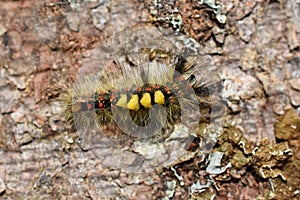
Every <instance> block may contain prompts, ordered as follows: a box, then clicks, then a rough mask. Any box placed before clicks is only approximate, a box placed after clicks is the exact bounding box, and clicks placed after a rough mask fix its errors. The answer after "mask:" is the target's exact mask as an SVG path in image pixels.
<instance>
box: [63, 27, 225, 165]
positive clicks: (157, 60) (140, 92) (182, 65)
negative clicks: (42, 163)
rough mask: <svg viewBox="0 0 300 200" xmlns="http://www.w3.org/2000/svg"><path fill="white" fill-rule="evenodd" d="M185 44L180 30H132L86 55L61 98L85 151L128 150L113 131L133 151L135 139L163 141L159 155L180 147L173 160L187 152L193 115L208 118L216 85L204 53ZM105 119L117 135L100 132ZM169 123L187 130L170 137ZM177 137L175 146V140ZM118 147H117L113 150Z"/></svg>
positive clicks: (194, 120)
mask: <svg viewBox="0 0 300 200" xmlns="http://www.w3.org/2000/svg"><path fill="white" fill-rule="evenodd" d="M190 41H191V39H189V38H188V37H186V36H184V37H183V36H182V35H178V34H173V33H165V32H160V31H158V32H157V30H153V29H147V30H145V29H143V30H140V29H138V30H129V31H124V32H121V33H119V34H117V35H115V36H114V37H113V39H112V40H108V42H107V43H106V44H104V45H101V46H100V47H99V48H97V49H95V50H94V51H93V52H91V55H90V57H89V58H88V59H87V60H86V62H84V65H83V66H82V68H81V69H80V71H79V72H78V74H79V75H78V78H77V79H76V81H75V83H74V85H72V86H70V87H68V88H67V90H66V92H65V94H64V95H63V101H64V103H65V104H66V114H67V118H68V120H69V121H72V122H74V124H75V126H76V129H77V130H78V131H79V132H80V135H81V137H82V138H83V140H84V141H85V142H87V143H88V145H87V146H88V147H87V148H95V146H97V147H98V149H102V148H104V147H105V148H104V149H111V148H113V149H114V151H113V152H118V153H113V154H114V155H120V154H122V152H124V151H123V150H120V149H122V148H125V149H127V148H128V147H124V146H122V144H121V143H122V142H121V139H120V137H117V139H116V138H115V136H116V135H118V136H121V138H123V137H122V136H126V135H127V136H129V138H128V137H126V138H125V139H126V142H130V141H131V143H133V146H131V148H133V149H136V150H134V151H139V150H138V149H139V148H138V147H136V145H137V144H139V143H136V142H134V141H136V140H137V141H139V140H141V141H143V146H144V145H145V143H144V142H145V141H147V142H150V143H147V145H149V146H151V145H153V144H156V145H159V144H160V143H161V142H162V140H161V139H163V140H165V141H168V142H167V143H165V144H164V150H163V151H162V153H163V152H164V153H163V154H167V155H168V154H169V153H170V152H172V151H174V150H175V149H176V151H177V150H178V153H176V154H175V155H176V156H174V155H173V157H170V159H171V160H174V159H175V158H177V157H180V155H181V154H182V153H184V151H185V150H186V149H188V148H186V147H187V144H186V143H191V142H192V141H191V138H190V136H191V135H197V129H198V127H199V120H200V119H202V120H204V121H206V122H211V121H212V120H213V114H214V112H215V110H214V109H215V107H214V101H216V98H215V94H217V93H218V90H219V86H220V85H219V83H220V79H219V76H218V73H217V70H216V69H215V68H214V66H213V65H212V64H211V60H210V58H209V57H208V56H204V55H201V54H200V53H199V51H200V48H199V46H197V45H198V44H197V43H195V42H194V41H192V42H191V44H192V45H191V44H189V42H190ZM110 124H115V125H116V126H117V127H118V128H120V129H121V130H122V132H123V133H122V134H116V133H113V134H106V131H103V130H102V131H99V128H100V129H101V127H105V126H107V125H110ZM169 124H171V125H174V124H183V125H185V127H188V129H189V130H188V131H187V132H186V133H185V134H184V133H183V132H182V133H180V134H179V135H173V136H172V137H169V135H168V134H167V135H165V134H164V131H163V130H167V129H168V128H167V127H168V125H169ZM113 132H114V131H113ZM193 137H195V136H193ZM132 139H133V140H132ZM176 140H178V141H177V142H179V141H180V143H176V145H175V143H174V141H176ZM119 145H121V147H120V148H119V150H120V151H118V150H116V149H117V148H116V147H117V146H119ZM129 146H130V145H129ZM174 148H175V149H174ZM104 149H102V151H101V152H98V153H97V155H98V157H101V158H104V157H105V156H104V155H103V157H102V156H101V155H102V153H103V152H105V151H104ZM180 149H182V150H180ZM181 151H182V152H181ZM140 153H141V152H140ZM141 154H143V153H141ZM177 154H178V155H177ZM129 157H130V156H129ZM132 157H134V156H132ZM161 157H164V156H163V155H162V156H161ZM152 159H154V158H152ZM148 160H149V159H148ZM154 160H155V159H154ZM171 160H170V162H171ZM144 162H146V161H144ZM156 162H158V161H157V160H156V161H155V162H153V163H156ZM153 163H151V164H148V165H152V164H153ZM164 163H168V162H167V160H165V161H164ZM110 164H111V163H110ZM148 165H147V166H148ZM153 165H154V164H153Z"/></svg>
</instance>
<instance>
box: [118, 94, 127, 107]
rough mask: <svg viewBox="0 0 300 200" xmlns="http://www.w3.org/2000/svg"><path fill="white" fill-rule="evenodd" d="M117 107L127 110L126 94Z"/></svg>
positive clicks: (122, 96)
mask: <svg viewBox="0 0 300 200" xmlns="http://www.w3.org/2000/svg"><path fill="white" fill-rule="evenodd" d="M116 105H117V106H120V107H122V108H127V96H126V94H122V95H121V97H120V99H119V101H118V102H117V103H116Z"/></svg>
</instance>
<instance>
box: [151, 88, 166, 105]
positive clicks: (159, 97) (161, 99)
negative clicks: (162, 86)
mask: <svg viewBox="0 0 300 200" xmlns="http://www.w3.org/2000/svg"><path fill="white" fill-rule="evenodd" d="M154 102H155V103H157V104H159V105H164V104H165V96H164V94H163V93H162V91H160V90H158V91H156V92H155V93H154Z"/></svg>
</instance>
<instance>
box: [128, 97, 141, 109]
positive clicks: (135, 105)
mask: <svg viewBox="0 0 300 200" xmlns="http://www.w3.org/2000/svg"><path fill="white" fill-rule="evenodd" d="M127 108H128V109H129V110H134V111H138V110H139V109H140V104H139V96H138V95H137V94H134V95H132V96H131V98H130V100H129V102H128V104H127Z"/></svg>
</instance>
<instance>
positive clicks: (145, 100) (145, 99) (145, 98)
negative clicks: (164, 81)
mask: <svg viewBox="0 0 300 200" xmlns="http://www.w3.org/2000/svg"><path fill="white" fill-rule="evenodd" d="M140 103H141V104H142V105H143V106H144V107H145V108H151V106H152V105H151V96H150V94H149V93H148V92H146V93H144V94H143V97H142V99H141V100H140Z"/></svg>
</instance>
